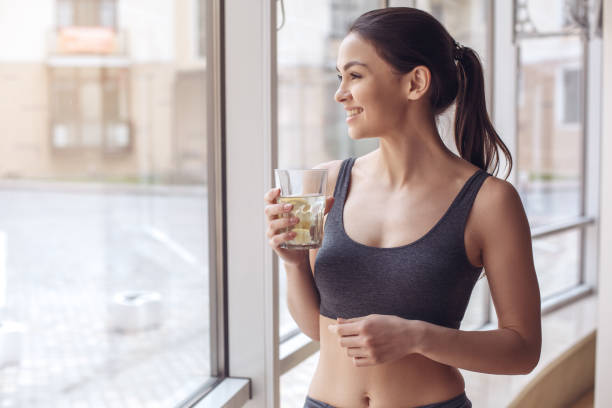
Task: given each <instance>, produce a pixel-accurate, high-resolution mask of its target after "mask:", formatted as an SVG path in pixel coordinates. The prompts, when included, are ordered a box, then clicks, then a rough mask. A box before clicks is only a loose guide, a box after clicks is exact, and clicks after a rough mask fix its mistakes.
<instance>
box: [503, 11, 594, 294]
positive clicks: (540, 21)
mask: <svg viewBox="0 0 612 408" xmlns="http://www.w3.org/2000/svg"><path fill="white" fill-rule="evenodd" d="M518 3H519V4H518V6H517V7H518V10H517V12H516V16H517V21H516V27H515V36H516V38H517V45H518V75H519V82H518V85H519V86H518V95H517V97H518V100H519V102H520V103H517V124H518V129H517V145H518V149H517V150H518V154H517V155H516V161H515V163H516V168H517V175H518V179H517V189H518V191H519V194H520V195H521V199H522V201H523V205H524V207H525V211H526V213H527V217H528V219H529V224H530V226H531V228H532V231H534V233H535V235H536V239H534V240H533V250H534V260H535V263H536V272H537V274H538V279H539V283H540V291H541V295H542V299H543V300H544V301H546V300H548V299H551V298H554V297H555V296H557V295H560V294H562V293H563V292H567V291H568V290H571V289H573V288H576V287H578V286H579V285H582V284H583V283H585V282H586V279H585V277H584V267H583V265H584V264H585V260H584V258H583V257H584V248H585V245H586V244H585V237H586V236H587V234H586V233H585V231H586V229H585V228H586V227H585V225H586V224H587V223H588V220H587V218H586V210H585V209H586V198H587V197H586V193H585V191H586V189H587V188H588V183H589V180H588V179H587V174H586V168H587V166H586V163H585V158H586V154H587V147H586V146H587V141H588V140H587V135H586V133H585V118H586V116H585V110H584V101H585V90H586V78H585V76H584V75H583V72H585V70H587V66H585V63H586V61H587V59H586V58H585V54H586V47H587V45H588V41H586V37H585V34H586V32H585V27H584V21H583V19H582V17H581V15H582V14H583V13H585V12H586V11H585V10H583V9H582V7H583V6H584V5H583V4H579V3H580V2H563V1H546V2H536V1H522V2H518ZM550 16H556V17H555V18H553V19H551V18H550ZM527 22H530V23H529V24H526V23H527ZM526 26H531V29H529V30H526V29H525V27H526ZM572 226H573V228H570V227H572ZM556 228H557V229H558V231H556V230H555V229H556ZM543 230H545V231H546V234H545V236H542V237H541V238H540V236H539V234H538V231H543Z"/></svg>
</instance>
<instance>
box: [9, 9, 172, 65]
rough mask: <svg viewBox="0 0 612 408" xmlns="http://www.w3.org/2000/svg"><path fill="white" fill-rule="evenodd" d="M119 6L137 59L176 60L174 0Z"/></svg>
mask: <svg viewBox="0 0 612 408" xmlns="http://www.w3.org/2000/svg"><path fill="white" fill-rule="evenodd" d="M4 1H9V0H4ZM13 1H14V0H13ZM29 1H35V0H29ZM117 8H118V10H117V13H118V17H119V18H118V26H119V29H120V30H121V29H125V30H127V34H128V38H129V41H128V47H130V49H129V50H128V55H129V56H130V59H131V60H132V61H133V62H137V63H138V62H162V61H164V62H166V61H171V60H173V58H174V18H173V16H174V3H173V0H120V1H119V2H118V5H117Z"/></svg>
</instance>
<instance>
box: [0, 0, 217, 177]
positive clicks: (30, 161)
mask: <svg viewBox="0 0 612 408" xmlns="http://www.w3.org/2000/svg"><path fill="white" fill-rule="evenodd" d="M204 3H205V2H204V1H189V0H176V1H168V0H146V1H144V0H57V1H54V0H44V1H40V0H28V1H20V2H8V1H4V2H2V3H0V4H2V5H1V6H0V7H2V8H8V7H10V9H11V10H10V13H8V12H6V13H2V12H0V49H1V51H0V87H1V89H2V90H3V91H2V93H0V107H1V108H0V112H2V113H1V118H0V119H1V120H0V122H1V123H2V125H1V126H2V135H3V137H2V140H1V141H0V152H1V153H0V154H2V157H3V161H2V163H0V177H3V178H28V179H30V178H33V179H40V178H44V179H62V180H65V179H70V180H74V179H76V180H102V181H113V180H116V181H138V180H143V179H144V180H148V181H162V182H163V181H167V182H179V183H193V182H198V183H200V182H204V181H205V179H206V171H205V170H206V159H205V158H206V118H205V109H202V107H203V106H205V98H206V80H205V79H206V71H205V70H206V60H205V38H204V36H203V33H204V27H202V24H203V23H202V22H203V21H204V18H203V16H204V12H205V10H203V9H202V7H203V6H202V7H201V6H200V5H204ZM33 8H35V9H36V13H32V12H31V10H32V9H33ZM15 15H19V16H23V17H24V18H20V19H18V20H17V19H15V18H14V16H15ZM169 15H170V16H172V18H171V19H169V18H168V16H169ZM3 16H4V17H3Z"/></svg>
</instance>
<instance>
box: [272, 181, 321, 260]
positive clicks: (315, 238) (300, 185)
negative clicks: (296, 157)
mask: <svg viewBox="0 0 612 408" xmlns="http://www.w3.org/2000/svg"><path fill="white" fill-rule="evenodd" d="M274 175H275V178H276V187H280V189H281V191H280V197H279V198H278V202H279V203H283V204H284V203H291V204H293V208H292V209H291V211H290V212H285V213H282V215H281V217H291V216H295V217H298V218H299V219H300V222H299V223H297V224H295V225H294V226H289V227H286V228H282V229H281V232H288V231H295V232H296V233H297V234H296V236H295V237H294V238H293V239H291V240H289V241H285V242H283V243H282V244H280V245H279V246H280V248H285V249H312V248H319V247H320V246H321V241H322V240H323V215H324V214H323V213H324V211H325V189H326V186H327V169H275V170H274Z"/></svg>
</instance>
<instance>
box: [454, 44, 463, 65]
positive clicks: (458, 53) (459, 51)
mask: <svg viewBox="0 0 612 408" xmlns="http://www.w3.org/2000/svg"><path fill="white" fill-rule="evenodd" d="M453 42H454V45H455V49H454V50H453V59H455V60H457V61H459V60H461V59H463V55H464V54H465V47H464V46H462V45H461V44H459V43H458V42H457V41H453Z"/></svg>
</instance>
